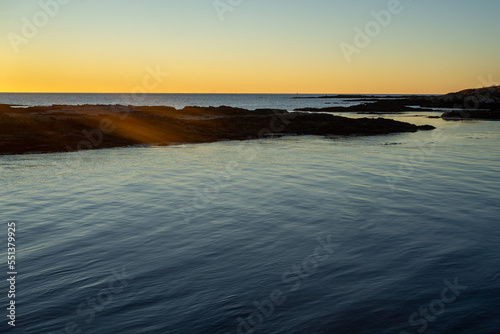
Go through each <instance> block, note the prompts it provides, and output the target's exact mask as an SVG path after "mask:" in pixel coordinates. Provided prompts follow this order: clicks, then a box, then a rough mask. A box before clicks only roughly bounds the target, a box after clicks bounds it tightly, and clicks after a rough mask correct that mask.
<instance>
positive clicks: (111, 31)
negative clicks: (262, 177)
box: [0, 0, 500, 94]
mask: <svg viewBox="0 0 500 334" xmlns="http://www.w3.org/2000/svg"><path fill="white" fill-rule="evenodd" d="M287 4H288V6H285V7H283V6H281V5H278V4H277V3H273V4H269V3H268V2H260V1H256V2H255V3H254V4H245V5H241V6H240V7H237V8H235V9H234V11H230V12H227V13H226V15H227V17H226V18H225V20H223V21H222V20H220V19H219V17H218V16H217V13H216V12H215V10H214V8H213V7H212V6H206V7H205V6H199V7H198V6H192V5H190V4H187V3H185V2H182V1H171V2H168V3H156V4H154V5H153V4H151V6H150V7H149V6H144V5H141V4H140V3H137V2H132V1H129V0H124V1H121V2H119V3H118V2H116V1H111V2H110V3H109V4H108V3H107V4H99V3H97V2H90V1H89V2H88V3H79V2H78V3H77V2H74V3H69V4H67V5H65V7H61V8H60V9H59V11H58V13H57V15H54V17H53V18H51V19H50V20H49V22H48V23H47V25H46V26H44V27H42V28H40V29H39V32H38V33H37V34H36V36H34V37H33V38H29V39H28V40H27V42H26V43H22V44H20V45H18V51H19V52H15V50H14V48H13V46H12V44H11V42H10V41H9V38H3V39H1V40H0V59H1V61H0V74H1V76H0V92H27V93H37V92H43V93H50V92H60V93H132V92H134V90H137V88H138V87H139V88H140V87H141V86H143V82H144V78H145V76H147V75H148V72H147V71H146V68H148V67H150V68H155V67H159V68H161V69H162V71H164V72H168V73H169V75H168V77H166V78H164V80H162V81H161V82H159V83H158V85H154V89H145V91H146V92H148V93H289V94H295V93H299V94H307V93H310V94H363V93H365V94H442V93H447V92H453V91H458V90H462V89H466V88H472V87H481V86H482V85H484V84H485V83H487V82H486V81H484V80H483V81H481V80H480V79H479V78H480V77H484V78H492V79H493V80H500V65H499V64H498V61H497V58H498V57H497V56H498V55H499V54H500V45H498V44H495V43H492V42H491V41H493V40H495V39H494V38H495V32H496V31H498V29H495V28H494V27H495V26H496V27H498V28H500V24H499V21H498V20H497V19H496V16H495V15H493V13H495V10H494V9H491V8H490V9H488V8H482V7H479V6H473V5H472V4H470V5H468V6H467V8H462V9H460V8H456V9H453V11H454V14H455V15H456V17H452V16H450V15H447V16H446V17H450V18H449V19H446V20H444V19H443V17H442V15H441V14H442V13H445V12H446V13H447V14H450V13H449V11H450V10H451V9H450V6H449V4H448V5H444V4H423V3H412V5H411V6H412V7H411V11H410V9H408V10H406V11H402V13H401V14H399V15H400V16H401V17H394V18H393V22H392V23H391V24H390V25H389V26H387V27H385V28H384V29H382V30H381V32H380V34H379V35H377V36H375V37H373V38H371V41H370V44H369V45H368V46H367V47H364V48H361V49H360V50H359V51H360V52H359V53H356V54H353V55H352V61H351V62H348V61H346V57H345V54H344V53H343V52H342V49H341V48H340V47H339V46H340V45H341V43H342V42H345V43H350V44H353V43H354V37H355V31H354V28H355V27H364V25H365V24H366V23H367V22H370V20H373V17H371V16H370V14H369V13H370V11H371V10H382V9H383V7H384V6H382V5H380V6H379V5H374V4H373V3H372V2H368V1H361V2H360V3H357V4H339V3H331V4H321V5H320V4H316V5H315V6H312V5H311V4H309V5H306V4H304V3H303V2H300V1H296V0H291V1H288V2H287ZM406 6H409V5H408V4H406ZM429 6H431V7H432V6H434V7H432V8H429ZM489 6H498V7H500V6H499V5H497V4H496V3H495V5H489ZM379 7H380V8H379ZM455 7H458V6H455ZM430 9H432V10H433V11H429V10H430ZM37 11H40V8H39V4H38V2H37V1H32V0H28V1H26V2H23V3H19V4H16V5H14V4H11V5H9V6H7V8H6V9H5V11H4V12H2V13H0V20H1V21H2V23H4V25H3V27H2V28H0V35H2V36H6V37H7V36H9V34H11V33H15V34H17V35H18V36H21V35H22V34H21V33H22V31H23V30H22V29H23V21H22V18H23V17H30V16H31V15H32V13H36V12H37ZM302 12H310V13H309V16H307V17H304V16H303V13H302ZM117 13H119V15H117ZM342 13H345V14H342ZM440 13H441V14H440ZM473 13H475V14H474V15H477V17H476V16H474V17H473V16H472V15H473ZM314 15H315V16H314ZM479 15H482V16H479ZM403 16H404V17H403ZM311 17H314V19H311ZM423 17H425V18H426V20H427V21H425V22H426V24H425V25H421V23H422V18H423ZM464 18H468V19H471V20H474V22H475V25H464V24H463V20H462V19H464ZM257 19H258V20H257ZM256 20H257V21H256ZM302 21H304V22H302ZM256 22H258V24H257V23H256ZM494 83H496V82H495V81H493V82H491V84H494ZM151 87H153V86H150V87H149V88H151Z"/></svg>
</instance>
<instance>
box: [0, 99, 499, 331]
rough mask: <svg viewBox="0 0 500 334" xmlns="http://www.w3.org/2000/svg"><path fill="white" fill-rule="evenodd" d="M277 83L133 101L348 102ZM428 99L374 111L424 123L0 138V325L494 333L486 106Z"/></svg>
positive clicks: (491, 126)
mask: <svg viewBox="0 0 500 334" xmlns="http://www.w3.org/2000/svg"><path fill="white" fill-rule="evenodd" d="M294 97H297V96H296V95H232V94H226V95H224V94H221V95H208V94H154V95H146V96H143V100H142V101H140V102H141V103H137V104H143V105H170V106H174V107H177V108H181V107H183V106H188V105H202V106H209V105H213V106H217V105H229V106H235V107H244V108H249V109H256V108H269V107H271V108H283V109H288V110H292V109H294V108H298V107H304V106H309V107H318V106H319V107H321V106H328V104H331V105H351V104H352V103H359V102H356V101H351V100H352V99H349V98H344V99H294ZM120 101H126V99H125V98H124V97H123V96H120V95H115V94H0V103H7V104H12V105H17V106H30V105H51V104H115V103H120V104H130V101H127V102H126V103H125V102H123V103H121V102H120ZM439 114H440V113H439V112H426V113H421V112H419V113H403V114H397V115H384V117H387V118H394V119H398V120H403V121H407V122H410V123H414V124H431V125H434V126H435V127H436V130H433V131H421V132H417V133H403V134H393V135H384V136H369V137H360V136H355V137H332V138H323V137H315V136H301V137H284V138H273V139H262V140H251V141H246V142H231V141H225V142H218V143H210V144H195V145H176V146H168V147H136V148H118V149H105V150H94V151H82V152H74V153H57V154H30V155H16V156H0V181H1V187H0V192H1V196H0V208H1V211H0V212H1V216H2V221H3V222H4V233H5V235H4V236H2V239H3V240H5V241H6V240H7V224H8V223H11V222H15V226H16V233H15V234H16V241H15V245H16V270H17V277H16V285H15V288H16V293H15V295H16V296H15V301H16V304H15V305H16V322H15V324H16V327H15V328H11V326H9V325H8V323H7V322H8V321H9V318H8V317H6V316H5V315H8V312H9V310H6V308H7V307H8V304H7V303H8V301H7V298H6V297H7V291H8V288H9V286H8V283H6V279H8V278H9V276H8V275H7V274H6V272H7V271H9V270H8V268H7V263H6V261H5V260H4V261H3V262H4V267H3V272H4V277H5V279H2V281H3V282H4V283H3V284H4V288H3V291H4V293H3V296H2V305H4V307H3V309H4V311H3V312H4V314H5V315H2V318H3V322H2V324H1V325H0V326H1V328H2V332H7V331H9V332H12V333H43V334H49V333H57V334H59V333H61V334H62V333H137V334H141V333H148V334H149V333H162V334H163V333H221V334H233V333H272V334H278V333H307V334H314V333H318V334H320V333H367V334H368V333H370V334H372V333H397V334H408V333H475V334H482V333H498V331H499V328H500V317H499V315H498V311H499V309H500V263H499V254H500V242H499V240H500V224H499V223H500V222H499V219H498V217H500V178H499V172H500V146H499V145H498V143H499V141H500V123H499V122H488V121H460V122H450V121H444V120H442V119H439V118H428V116H436V115H439ZM350 116H356V117H357V115H350ZM2 244H3V245H5V246H3V247H2V249H1V250H0V253H1V257H2V259H6V258H7V255H8V254H7V252H8V250H7V242H5V243H4V242H2Z"/></svg>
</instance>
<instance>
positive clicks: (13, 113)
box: [0, 105, 433, 154]
mask: <svg viewBox="0 0 500 334" xmlns="http://www.w3.org/2000/svg"><path fill="white" fill-rule="evenodd" d="M431 129H433V127H431V126H420V127H419V126H416V125H413V124H409V123H404V122H399V121H395V120H389V119H382V118H377V119H374V118H357V119H353V118H346V117H339V116H334V115H328V114H307V113H298V112H293V113H289V112H287V111H285V110H273V109H258V110H252V111H250V110H246V109H240V108H231V107H209V108H202V107H186V108H184V109H182V110H177V109H175V108H172V107H137V106H95V105H86V106H51V107H30V108H26V109H16V108H12V107H10V106H7V105H0V154H25V153H34V152H41V153H47V152H64V151H76V150H89V149H99V148H111V147H123V146H131V145H144V144H145V145H151V144H155V145H171V144H176V143H205V142H214V141H220V140H247V139H256V138H266V137H273V136H286V135H321V136H331V135H380V134H389V133H397V132H416V131H418V130H431Z"/></svg>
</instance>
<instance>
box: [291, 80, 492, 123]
mask: <svg viewBox="0 0 500 334" xmlns="http://www.w3.org/2000/svg"><path fill="white" fill-rule="evenodd" d="M334 97H335V96H318V97H317V98H318V99H325V98H334ZM347 97H355V98H361V97H362V96H359V95H352V96H350V95H345V96H342V98H347ZM367 97H368V98H372V97H373V96H372V95H370V96H367ZM307 98H310V97H307ZM363 102H370V103H362V104H359V105H355V106H350V107H326V108H299V109H296V111H308V112H344V113H345V112H354V113H358V114H391V113H401V112H422V111H440V110H441V111H442V116H441V117H442V118H443V119H446V120H464V119H471V120H473V119H480V120H500V86H492V87H485V88H478V89H466V90H463V91H460V92H456V93H450V94H446V95H440V96H425V95H415V96H401V97H398V98H388V97H383V98H380V99H378V100H363ZM442 109H455V110H452V111H449V110H442Z"/></svg>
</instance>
